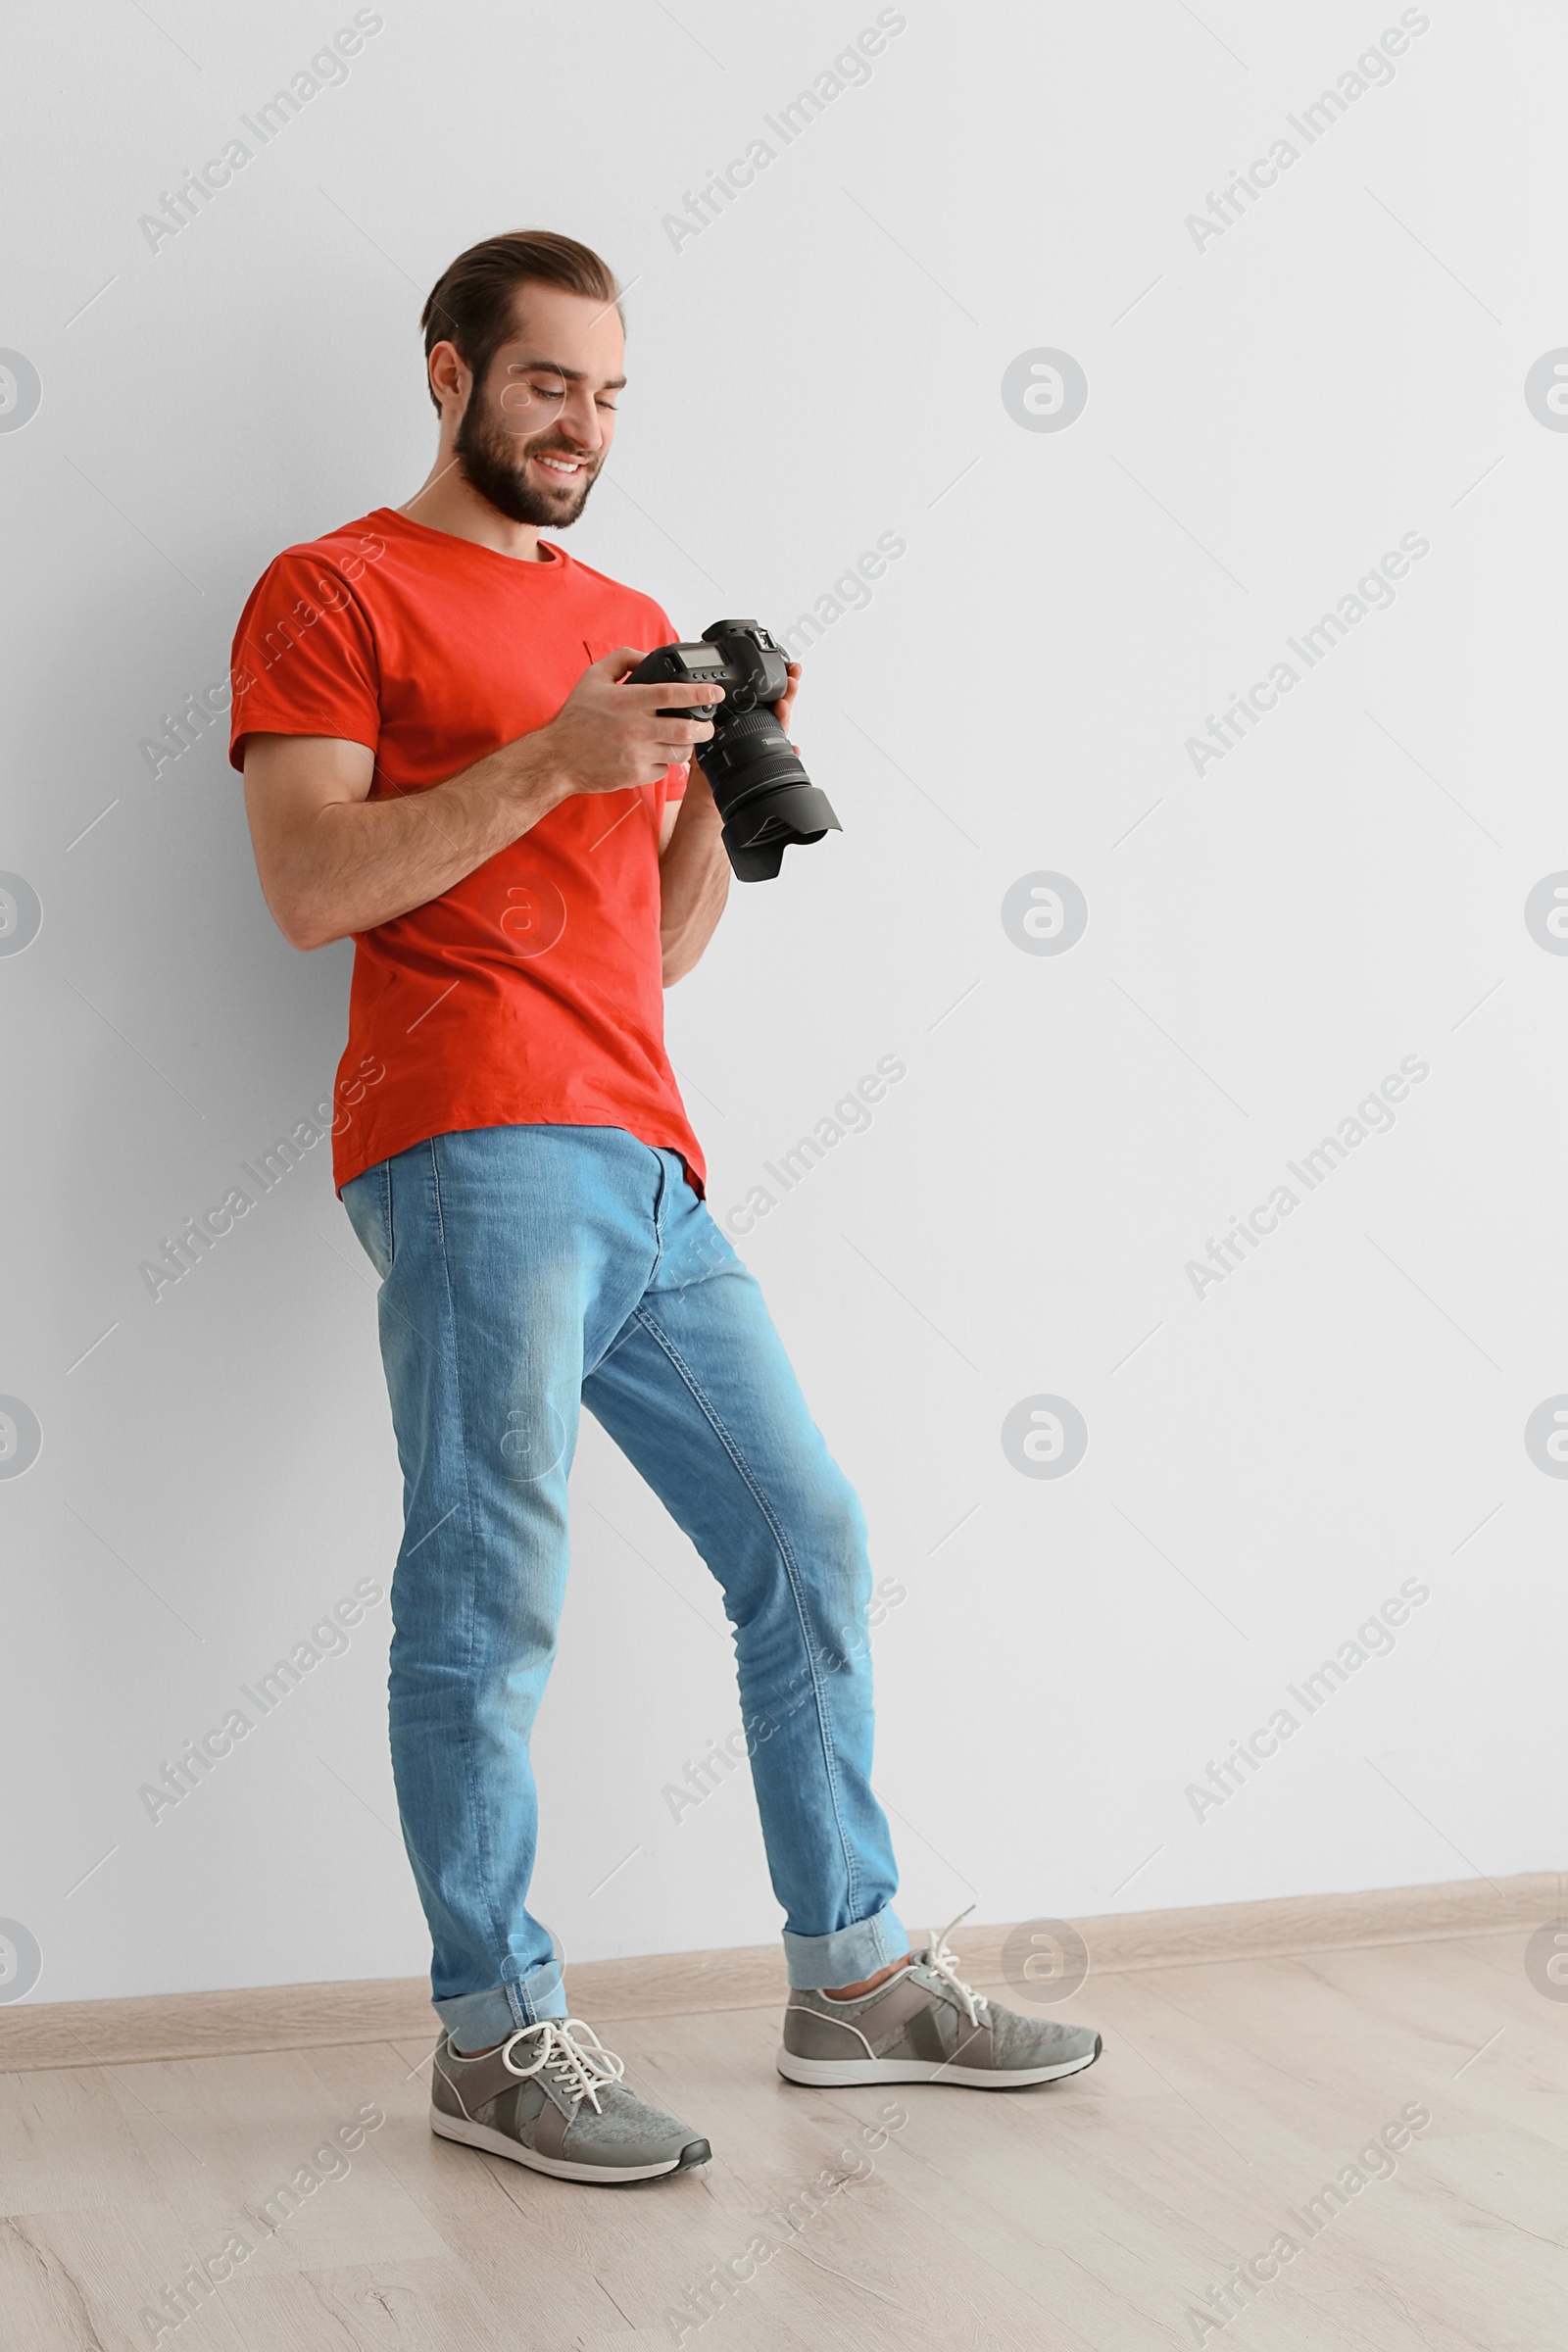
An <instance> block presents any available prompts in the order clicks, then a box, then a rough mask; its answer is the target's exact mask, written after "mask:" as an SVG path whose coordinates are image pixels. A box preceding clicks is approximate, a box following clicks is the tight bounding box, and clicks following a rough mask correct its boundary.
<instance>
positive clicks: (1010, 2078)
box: [777, 2044, 1100, 2090]
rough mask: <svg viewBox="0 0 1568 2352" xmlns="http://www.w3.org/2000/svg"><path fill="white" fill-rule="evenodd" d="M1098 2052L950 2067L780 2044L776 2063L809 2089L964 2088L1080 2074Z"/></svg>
mask: <svg viewBox="0 0 1568 2352" xmlns="http://www.w3.org/2000/svg"><path fill="white" fill-rule="evenodd" d="M1099 2056H1100V2050H1099V2046H1098V2044H1097V2046H1096V2047H1095V2048H1094V2049H1092V2050H1091V2051H1090V2053H1089V2055H1088V2057H1087V2058H1068V2059H1066V2060H1064V2061H1063V2063H1062V2064H1061V2065H1060V2066H1029V2067H1020V2068H1018V2069H1017V2070H1016V2071H1014V2072H1012V2073H1003V2072H1002V2071H1001V2070H1000V2069H999V2068H997V2067H994V2066H952V2065H948V2064H946V2063H944V2062H943V2061H942V2060H941V2059H932V2058H846V2059H843V2060H839V2059H836V2058H797V2057H796V2055H795V2053H794V2051H793V2050H786V2049H784V2048H782V2047H781V2048H780V2050H779V2053H778V2060H777V2065H778V2071H779V2073H780V2074H781V2075H782V2076H783V2077H784V2080H785V2081H786V2082H804V2083H807V2084H809V2087H810V2088H811V2089H813V2090H848V2089H850V2088H851V2087H853V2086H854V2085H855V2084H857V2083H861V2082H954V2083H956V2084H957V2085H958V2087H959V2088H960V2089H963V2090H1021V2089H1022V2088H1023V2087H1024V2085H1025V2084H1026V2083H1029V2082H1059V2081H1060V2080H1061V2078H1062V2076H1063V2075H1081V2074H1082V2073H1083V2071H1084V2068H1085V2067H1086V2066H1093V2065H1094V2063H1095V2060H1096V2059H1097V2058H1098V2057H1099Z"/></svg>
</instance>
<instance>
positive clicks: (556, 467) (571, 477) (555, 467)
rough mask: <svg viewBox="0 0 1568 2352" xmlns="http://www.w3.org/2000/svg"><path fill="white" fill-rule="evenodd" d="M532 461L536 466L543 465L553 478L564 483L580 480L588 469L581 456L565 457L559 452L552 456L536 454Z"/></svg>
mask: <svg viewBox="0 0 1568 2352" xmlns="http://www.w3.org/2000/svg"><path fill="white" fill-rule="evenodd" d="M531 463H532V464H533V465H535V466H543V467H544V470H545V471H546V473H548V474H549V475H550V476H551V478H552V479H553V480H555V481H558V482H561V483H569V482H576V481H580V480H581V479H582V477H583V475H584V474H585V473H586V472H587V470H588V468H587V466H586V465H585V464H584V462H583V460H582V459H581V458H564V457H562V456H561V455H560V454H559V453H555V454H552V455H551V456H550V457H540V456H538V455H537V454H536V455H535V456H534V458H533V459H532V461H531Z"/></svg>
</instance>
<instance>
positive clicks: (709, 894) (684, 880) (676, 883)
mask: <svg viewBox="0 0 1568 2352" xmlns="http://www.w3.org/2000/svg"><path fill="white" fill-rule="evenodd" d="M800 683H801V665H800V663H799V662H791V663H790V664H789V684H788V685H787V686H786V688H785V690H784V694H783V698H782V700H781V701H779V702H776V703H775V704H774V705H773V714H774V716H775V717H776V718H777V720H778V722H779V724H780V726H782V727H784V728H786V729H787V728H788V726H789V723H790V712H791V711H792V710H793V708H794V705H795V697H796V694H797V693H798V692H799V690H800ZM710 732H711V729H710ZM797 748H799V747H797ZM722 829H723V819H722V818H721V817H720V815H719V813H718V809H717V808H716V806H715V805H714V801H713V796H712V793H711V791H710V789H709V785H708V779H707V777H706V776H705V775H704V774H703V771H702V768H701V767H700V765H699V764H698V762H697V761H696V760H690V761H688V763H687V776H686V794H685V798H684V799H683V800H680V801H677V802H676V803H675V804H674V805H673V807H667V808H666V809H665V810H664V821H663V825H662V829H661V833H660V841H659V940H660V946H661V948H662V951H663V975H664V986H665V987H666V988H673V986H674V985H675V982H676V981H677V980H684V979H685V977H686V974H687V973H688V972H689V971H690V970H691V969H692V967H693V965H694V964H695V963H696V962H697V961H698V959H699V957H700V956H702V953H703V950H704V949H705V948H706V947H707V945H708V943H709V941H710V940H711V938H712V936H713V933H714V932H715V931H716V930H717V928H718V918H719V916H720V915H721V914H722V913H723V911H724V905H725V901H726V900H727V899H728V897H729V876H730V864H729V858H728V855H727V853H726V851H725V849H724V845H723V842H722V841H721V839H720V834H721V832H722Z"/></svg>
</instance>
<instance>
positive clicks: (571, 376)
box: [507, 357, 626, 392]
mask: <svg viewBox="0 0 1568 2352" xmlns="http://www.w3.org/2000/svg"><path fill="white" fill-rule="evenodd" d="M507 368H508V372H509V373H510V372H511V370H512V369H513V368H549V370H550V372H551V374H552V375H559V376H562V377H563V378H564V380H565V382H567V383H568V384H585V383H586V382H587V381H588V376H587V373H586V371H585V370H584V369H583V368H563V366H562V365H561V362H560V361H559V360H550V359H545V358H543V357H536V358H531V359H526V360H509V361H508V362H507ZM625 388H626V378H625V377H624V376H623V375H607V376H606V377H605V379H604V381H603V383H602V384H601V385H600V387H599V389H600V391H601V392H623V391H624V390H625Z"/></svg>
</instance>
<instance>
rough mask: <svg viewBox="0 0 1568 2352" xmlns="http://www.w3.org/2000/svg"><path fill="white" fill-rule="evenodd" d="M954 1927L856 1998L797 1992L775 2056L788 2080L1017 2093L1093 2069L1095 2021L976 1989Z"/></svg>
mask: <svg viewBox="0 0 1568 2352" xmlns="http://www.w3.org/2000/svg"><path fill="white" fill-rule="evenodd" d="M956 1924H957V1922H956V1921H955V1922H954V1923H953V1925H954V1926H956ZM949 1933H950V1930H949V1929H947V1928H944V1930H943V1931H942V1934H941V1935H940V1936H937V1937H936V1938H935V1940H934V1941H933V1942H932V1943H931V1944H930V1945H928V1946H927V1948H926V1949H925V1950H923V1951H919V1952H916V1953H915V1954H914V1956H913V1958H912V1959H911V1960H910V1962H909V1964H908V1966H907V1968H902V1969H901V1970H900V1971H899V1973H898V1975H897V1976H896V1977H890V1978H889V1979H888V1981H887V1983H886V1984H885V1985H878V1986H877V1988H876V1990H875V1992H867V1993H862V1994H861V1996H860V1998H859V1999H858V2000H855V2001H830V2000H829V1999H828V1997H827V1995H826V1994H825V1993H821V1992H792V1993H791V1994H790V2005H789V2007H788V2008H787V2009H786V2010H785V2012H784V2041H783V2046H782V2047H781V2049H780V2050H779V2053H778V2071H779V2073H780V2074H781V2075H782V2076H784V2078H785V2080H786V2081H787V2082H809V2083H812V2084H814V2085H815V2086H816V2087H817V2088H819V2089H833V2088H837V2087H839V2086H841V2085H845V2084H849V2083H852V2082H957V2083H961V2084H963V2085H964V2087H965V2088H967V2089H969V2090H1012V2089H1016V2088H1017V2087H1018V2086H1019V2085H1021V2084H1022V2083H1025V2082H1056V2081H1057V2080H1058V2079H1059V2078H1060V2077H1061V2076H1063V2075H1076V2074H1081V2073H1082V2072H1083V2069H1084V2068H1085V2067H1086V2066H1093V2065H1094V2063H1095V2060H1096V2059H1097V2058H1098V2057H1099V2056H1100V2046H1101V2045H1100V2035H1099V2034H1097V2033H1096V2032H1095V2031H1094V2029H1093V2027H1092V2026H1069V2025H1066V2024H1063V2023H1062V2022H1061V2021H1060V2020H1058V2019H1054V2018H1050V2019H1047V2018H1030V2017H1020V2016H1019V2015H1018V2014H1017V2012H1016V2010H1012V2009H1005V2008H1004V2007H1003V2006H1002V2003H1001V2002H1000V2001H993V2000H988V1999H987V1997H986V1995H985V1994H984V1993H983V1992H971V1991H970V1989H969V1987H968V1985H965V1984H964V1982H963V1980H962V1979H961V1978H960V1977H959V1975H958V1973H957V1954H956V1952H954V1951H952V1950H950V1948H949V1945H948V1936H949Z"/></svg>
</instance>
